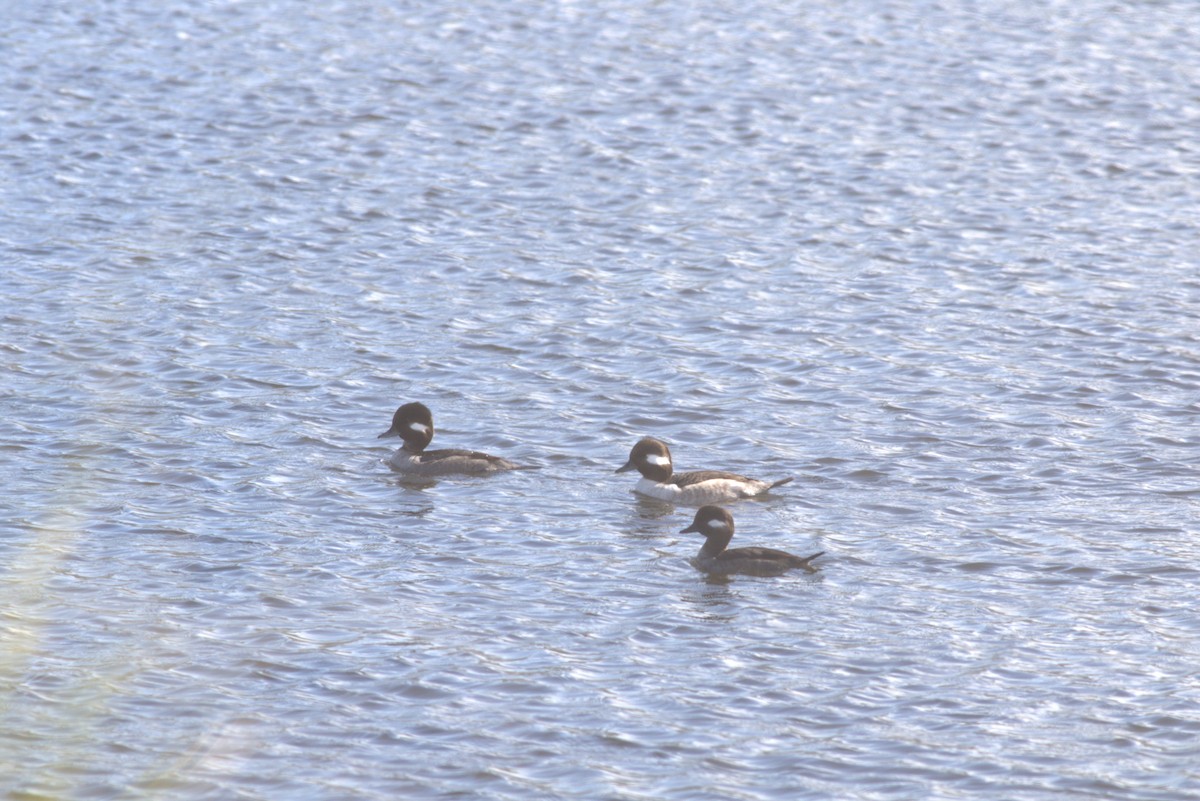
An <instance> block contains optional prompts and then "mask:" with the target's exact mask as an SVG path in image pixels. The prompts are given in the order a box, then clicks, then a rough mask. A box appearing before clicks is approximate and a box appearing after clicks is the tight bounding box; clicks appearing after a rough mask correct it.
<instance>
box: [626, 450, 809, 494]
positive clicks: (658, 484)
mask: <svg viewBox="0 0 1200 801" xmlns="http://www.w3.org/2000/svg"><path fill="white" fill-rule="evenodd" d="M627 470H637V471H638V472H639V473H641V474H642V478H641V480H639V481H638V483H637V486H636V487H634V488H633V489H634V492H637V493H638V494H640V495H646V496H648V497H651V498H657V499H658V500H660V501H669V502H671V503H682V504H686V505H689V506H699V505H701V504H705V503H722V502H725V501H736V500H738V499H740V498H751V497H753V496H755V495H761V494H762V493H764V492H766V491H767V490H771V489H774V488H775V487H781V486H783V485H784V484H786V483H788V482H789V481H791V480H792V479H791V476H789V477H787V478H781V479H779V480H778V481H760V480H759V479H757V478H746V477H745V476H739V475H738V474H737V473H726V472H724V471H722V470H695V471H693V472H690V473H674V472H673V471H674V468H673V467H672V465H671V449H670V448H668V447H667V443H665V442H663V441H662V440H658V439H654V437H644V438H643V439H640V440H638V443H637V444H636V445H634V446H633V450H631V451H630V452H629V461H627V462H626V463H625V464H623V465H621V466H620V467H618V468H617V470H616V472H618V473H624V472H626V471H627Z"/></svg>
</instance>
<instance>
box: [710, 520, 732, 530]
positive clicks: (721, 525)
mask: <svg viewBox="0 0 1200 801" xmlns="http://www.w3.org/2000/svg"><path fill="white" fill-rule="evenodd" d="M708 527H709V528H711V529H712V530H713V531H729V524H728V523H726V522H725V521H724V520H710V521H708Z"/></svg>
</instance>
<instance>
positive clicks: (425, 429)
mask: <svg viewBox="0 0 1200 801" xmlns="http://www.w3.org/2000/svg"><path fill="white" fill-rule="evenodd" d="M408 427H409V428H410V429H412V430H413V431H416V432H417V433H418V434H428V433H429V426H427V425H425V424H424V423H409V424H408Z"/></svg>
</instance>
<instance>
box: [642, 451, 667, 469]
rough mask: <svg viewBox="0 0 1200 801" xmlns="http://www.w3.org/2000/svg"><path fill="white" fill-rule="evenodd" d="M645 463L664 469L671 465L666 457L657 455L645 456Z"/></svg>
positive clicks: (649, 454)
mask: <svg viewBox="0 0 1200 801" xmlns="http://www.w3.org/2000/svg"><path fill="white" fill-rule="evenodd" d="M646 461H647V462H649V463H650V464H653V465H658V466H659V467H665V466H666V465H669V464H670V463H671V460H670V459H668V458H667V457H666V456H660V455H658V454H657V453H648V454H646Z"/></svg>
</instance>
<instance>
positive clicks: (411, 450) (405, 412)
mask: <svg viewBox="0 0 1200 801" xmlns="http://www.w3.org/2000/svg"><path fill="white" fill-rule="evenodd" d="M384 437H399V438H400V439H402V440H404V444H403V445H402V446H401V447H400V450H398V451H396V452H395V453H394V454H392V458H391V459H389V460H388V464H390V465H391V466H392V467H393V468H394V469H396V470H399V471H400V472H402V473H408V474H410V475H415V476H450V475H466V476H482V475H487V474H489V473H499V472H500V471H502V470H522V469H526V468H525V466H524V465H519V464H514V463H513V462H510V461H508V460H507V459H502V458H500V457H499V456H490V455H488V454H486V453H480V452H479V451H465V450H460V449H458V448H445V449H442V450H436V451H427V450H425V449H426V448H427V447H429V443H430V441H431V440H432V439H433V414H432V413H431V412H430V411H429V407H427V406H426V405H425V404H423V403H415V402H414V403H406V404H404V405H403V406H401V407H400V408H399V409H397V410H396V413H395V414H394V415H392V427H391V428H389V429H388V430H387V431H384V432H383V433H382V434H380V435H379V439H383V438H384Z"/></svg>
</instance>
